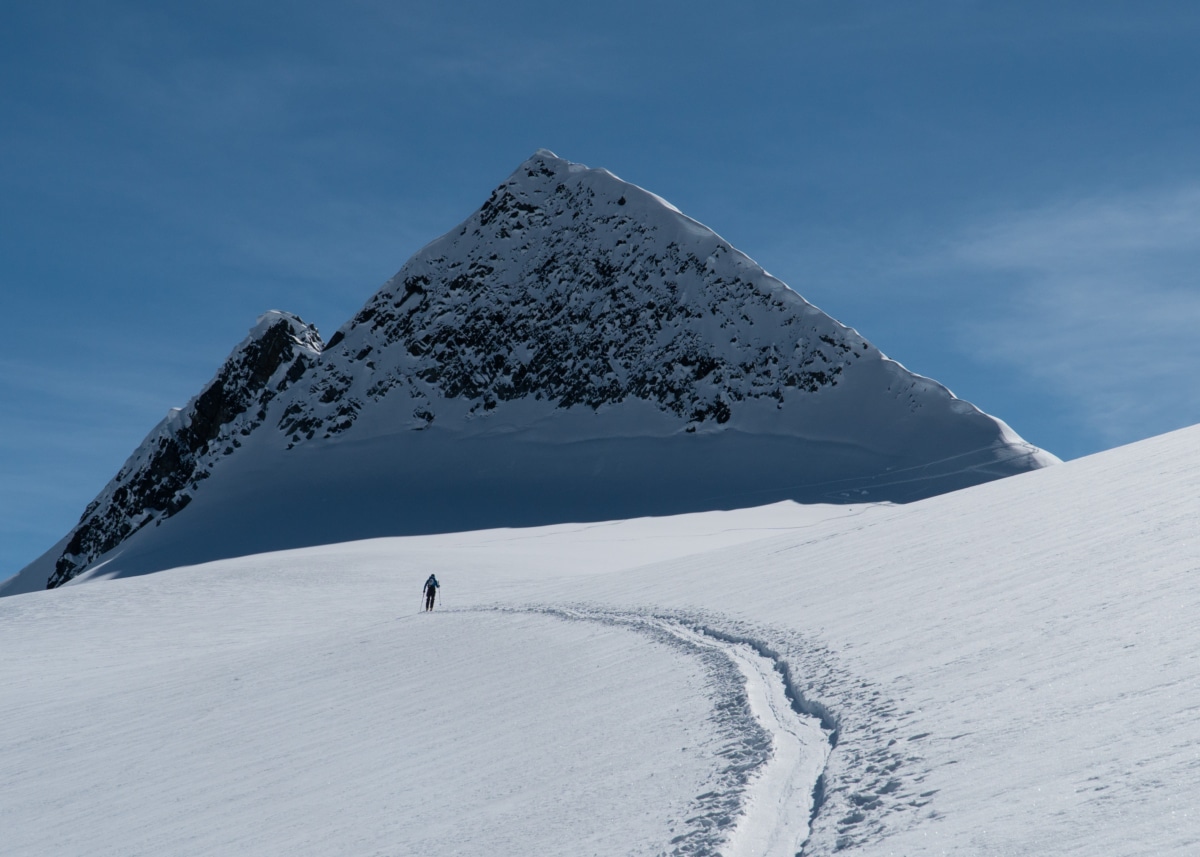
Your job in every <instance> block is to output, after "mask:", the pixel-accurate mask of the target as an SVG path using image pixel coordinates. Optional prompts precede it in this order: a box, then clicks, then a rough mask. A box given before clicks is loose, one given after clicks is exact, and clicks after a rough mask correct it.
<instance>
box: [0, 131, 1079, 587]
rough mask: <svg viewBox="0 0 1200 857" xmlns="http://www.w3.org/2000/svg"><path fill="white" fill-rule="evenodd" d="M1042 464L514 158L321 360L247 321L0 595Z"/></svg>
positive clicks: (703, 238) (732, 261)
mask: <svg viewBox="0 0 1200 857" xmlns="http://www.w3.org/2000/svg"><path fill="white" fill-rule="evenodd" d="M1054 461H1056V459H1054V457H1053V456H1051V455H1048V454H1047V453H1044V452H1042V451H1041V450H1038V449H1036V448H1034V447H1032V446H1030V445H1029V444H1027V443H1025V442H1024V441H1022V440H1021V439H1020V438H1019V437H1017V435H1016V434H1014V433H1013V432H1012V431H1011V430H1010V429H1009V428H1008V427H1007V426H1005V425H1004V424H1003V423H1002V422H1000V421H999V420H997V419H994V418H993V417H990V416H988V415H986V414H983V413H981V412H980V411H979V410H978V409H976V408H975V407H974V406H972V405H971V404H969V403H968V402H965V401H962V400H960V399H957V398H955V397H954V396H953V395H952V394H951V393H950V392H949V391H948V390H946V389H945V388H944V387H942V386H941V385H939V384H937V383H936V382H934V381H931V380H929V379H927V378H922V377H920V376H917V375H914V374H912V373H910V372H908V371H907V370H905V369H904V367H902V366H901V365H900V364H898V363H896V362H894V361H891V360H888V359H887V358H885V357H884V356H883V355H882V354H880V353H879V351H878V349H877V348H875V347H874V346H872V345H871V344H870V343H868V342H867V341H866V340H865V339H863V337H861V336H859V335H858V333H856V332H855V331H854V330H852V329H850V328H848V327H846V326H844V325H842V324H840V323H838V322H836V321H834V320H833V319H831V318H829V317H828V316H827V315H825V314H824V313H822V312H821V311H820V310H818V309H816V308H815V307H813V306H812V305H810V304H809V303H807V302H806V301H805V300H804V299H803V298H802V297H800V296H799V295H798V294H796V293H795V292H793V291H792V290H791V289H789V288H787V287H786V286H785V285H784V284H783V283H781V282H779V281H778V280H776V279H775V278H773V277H771V276H770V275H769V274H767V273H766V272H765V271H764V270H763V269H762V268H760V267H759V266H758V265H757V264H755V263H754V262H753V261H752V260H750V259H749V258H747V257H746V256H745V255H743V254H742V253H740V252H738V251H737V250H735V249H734V248H733V247H731V246H730V245H729V244H728V243H727V242H725V241H724V240H723V239H721V238H720V236H718V235H717V234H716V233H714V232H712V231H711V230H710V229H708V228H707V227H705V226H702V225H701V224H699V223H697V222H696V221H694V220H691V219H690V218H688V217H686V216H684V215H683V214H681V213H680V212H679V211H677V210H676V209H675V208H673V207H672V206H670V205H668V204H667V203H665V202H664V201H663V200H661V199H660V198H658V197H657V196H655V195H653V194H651V193H648V192H646V191H644V190H642V189H641V188H639V187H636V186H635V185H631V184H629V183H627V182H624V181H622V180H620V179H618V178H617V177H615V176H613V175H612V174H611V173H608V172H606V171H604V170H598V169H588V168H586V167H583V166H581V165H579V164H573V163H570V162H568V161H565V160H563V159H561V158H558V157H556V156H555V155H554V154H552V153H550V152H546V151H540V152H538V153H536V154H535V155H534V156H533V157H532V158H530V159H529V160H528V161H527V162H526V163H524V164H522V165H521V167H519V168H518V169H517V171H516V172H515V173H513V175H512V176H511V177H510V178H509V179H508V181H506V182H505V183H504V184H502V185H501V186H500V187H498V188H497V189H496V190H495V192H494V193H493V194H492V195H491V197H490V198H489V199H488V200H487V202H486V203H485V204H484V205H483V207H482V208H481V209H480V210H479V211H478V212H476V213H475V214H474V215H472V216H471V217H470V218H468V219H467V220H466V221H465V222H464V223H462V224H461V225H460V226H459V227H456V228H455V229H454V230H451V232H449V233H447V234H446V235H445V236H443V237H442V238H439V239H438V240H436V241H434V242H432V243H431V244H429V245H428V246H427V247H425V248H424V249H423V250H421V251H420V252H419V253H417V255H416V256H414V257H413V258H412V259H411V260H410V261H409V262H408V263H406V264H405V265H404V267H403V268H402V269H401V270H400V272H399V273H397V274H396V276H395V277H393V278H392V279H391V280H390V281H389V282H388V283H386V284H385V285H384V286H383V288H381V289H380V290H379V291H378V293H377V294H375V295H374V296H373V297H372V298H371V299H370V300H369V301H367V303H366V305H365V306H364V307H363V309H362V310H361V311H360V312H359V313H358V314H356V315H355V317H354V318H353V319H351V320H350V321H349V322H348V323H347V324H346V325H344V326H343V327H342V328H341V329H340V330H339V331H337V332H336V333H335V334H334V335H333V336H332V337H331V338H330V340H329V343H328V345H323V343H322V342H321V339H320V337H319V336H318V335H317V332H316V330H315V329H313V328H312V327H310V326H308V325H306V324H304V322H302V321H301V320H299V319H297V318H295V317H294V316H289V315H287V314H286V313H278V312H275V313H268V314H267V315H266V316H264V317H263V319H262V320H260V322H259V324H258V326H257V327H256V328H255V329H254V330H253V331H252V332H251V336H250V337H249V338H248V339H247V340H246V341H244V342H243V343H242V344H241V345H239V346H238V348H237V349H235V350H234V352H233V354H232V355H231V356H230V358H229V360H228V361H226V363H225V365H224V366H223V367H222V368H221V370H220V371H219V372H218V373H217V376H216V377H215V378H214V379H213V381H212V382H211V383H210V384H209V385H208V386H207V387H206V388H205V389H204V390H203V391H202V392H201V394H200V395H199V396H197V397H196V399H194V400H193V401H192V402H190V403H189V404H188V405H187V406H186V407H185V408H183V409H182V410H180V411H178V412H176V413H174V414H173V415H172V416H170V417H168V419H167V420H166V421H165V422H164V423H163V424H162V425H161V426H159V427H158V428H156V429H155V430H154V432H152V433H151V435H150V436H149V437H148V438H147V440H146V441H145V442H144V443H143V444H142V446H141V447H140V448H139V449H138V450H136V451H135V452H134V454H133V456H131V458H130V459H129V461H128V463H127V464H126V465H125V467H124V468H122V470H121V472H120V473H119V474H118V475H117V476H116V477H115V478H114V480H113V481H112V482H111V483H110V484H109V485H108V486H107V487H106V488H105V489H104V491H102V492H101V494H100V496H99V497H97V499H96V501H95V502H94V503H92V504H91V505H90V506H89V507H88V509H87V510H86V511H85V513H84V515H83V517H82V519H81V521H80V523H79V525H78V526H77V527H76V528H75V529H74V530H73V531H72V532H71V533H69V534H67V536H66V537H64V539H63V540H62V541H61V542H60V543H59V544H57V545H55V546H54V548H52V549H51V550H50V551H48V552H47V554H46V555H45V556H43V557H42V558H40V559H39V560H37V561H35V562H34V563H33V564H32V565H31V566H29V567H28V568H26V569H25V570H24V571H23V572H22V575H21V577H20V579H19V580H17V581H13V582H9V583H8V584H6V585H4V586H3V587H0V592H3V593H8V594H11V593H12V592H19V591H29V590H31V589H35V588H38V589H40V588H43V587H45V586H47V585H49V586H51V587H53V586H58V585H61V584H62V583H64V582H65V581H67V580H70V579H71V578H72V577H74V576H76V575H78V574H79V573H81V572H82V571H83V570H84V569H87V568H89V567H91V566H93V565H95V564H96V563H101V562H107V563H110V564H112V565H113V566H114V570H115V569H119V570H120V571H121V572H122V573H124V574H134V573H141V572H146V571H153V570H158V569H161V568H168V567H172V566H177V565H180V564H184V563H192V562H199V561H204V560H211V559H218V558H223V557H229V556H236V555H239V554H247V553H255V552H260V551H264V550H272V549H282V548H288V547H299V546H305V545H315V544H323V543H327V542H331V541H344V540H347V539H354V538H366V537H372V536H381V535H407V534H417V533H433V532H449V531H456V530H466V529H478V528H486V527H497V526H531V525H537V524H547V523H555V522H564V521H589V520H591V521H595V520H604V519H609V518H627V517H633V516H641V515H665V514H674V513H680V512H691V511H702V510H708V509H733V508H741V507H746V506H751V505H761V504H766V503H771V502H775V501H778V500H785V499H790V500H797V501H801V502H848V501H856V502H857V501H863V500H867V499H870V500H891V501H909V500H913V499H918V498H921V497H926V496H930V495H933V494H937V493H940V492H944V491H949V490H953V489H956V488H961V487H964V486H966V485H971V484H976V483H979V482H983V481H987V480H990V479H995V478H998V477H1002V476H1008V475H1011V474H1013V473H1019V472H1024V471H1026V470H1030V469H1035V468H1038V467H1042V466H1045V465H1046V464H1049V463H1053V462H1054ZM214 533H220V538H214Z"/></svg>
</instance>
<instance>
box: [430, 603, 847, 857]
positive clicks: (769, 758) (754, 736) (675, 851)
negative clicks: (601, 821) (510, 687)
mask: <svg viewBox="0 0 1200 857" xmlns="http://www.w3.org/2000/svg"><path fill="white" fill-rule="evenodd" d="M493 611H495V612H534V613H541V614H544V615H549V616H553V617H556V618H559V619H563V620H565V621H576V622H579V621H583V622H599V623H603V624H607V625H615V626H621V627H625V628H628V629H629V630H631V631H634V632H637V633H642V634H646V635H648V636H650V637H652V638H654V639H655V640H657V641H659V642H661V643H664V644H666V645H670V646H674V647H676V648H679V649H681V650H683V651H685V652H687V653H688V654H690V655H692V656H695V657H698V658H699V659H700V660H701V661H702V662H703V664H704V665H705V667H706V669H707V672H708V674H709V677H710V689H711V692H712V697H713V700H712V701H713V705H714V717H713V719H714V723H715V725H716V726H717V727H718V731H719V732H720V733H721V735H722V738H723V745H722V749H721V750H720V752H719V754H718V755H719V756H720V767H719V770H718V771H717V773H716V775H715V782H713V783H712V784H711V788H710V789H709V790H708V791H707V792H706V793H705V794H702V795H700V796H698V797H697V798H695V799H694V800H693V809H692V812H690V813H689V817H688V818H687V819H686V820H685V821H684V822H682V825H683V827H684V829H683V830H682V831H680V832H679V834H678V835H677V836H675V837H674V838H673V839H672V840H671V842H670V845H669V848H668V849H667V850H665V851H664V852H663V854H665V855H670V857H793V855H796V854H798V853H799V852H800V850H801V849H802V848H803V846H804V842H805V840H806V839H807V838H808V835H809V830H810V823H811V821H812V819H813V818H814V816H815V814H816V812H817V810H818V809H819V804H820V801H821V799H822V794H823V788H824V785H823V780H822V773H823V771H824V768H825V764H826V761H827V759H828V757H829V754H830V752H831V750H832V748H833V745H834V744H835V743H836V734H837V727H836V724H835V723H834V722H833V721H832V719H831V718H830V717H828V716H827V712H823V711H821V712H818V711H814V710H812V707H811V706H810V707H808V709H809V710H805V708H806V706H805V705H804V704H803V703H802V701H801V700H800V699H799V697H798V695H797V694H796V692H795V688H794V687H792V686H791V682H790V674H789V672H788V669H787V666H786V664H783V663H781V662H780V660H779V659H778V657H777V656H775V654H774V652H773V651H772V650H771V649H769V648H768V647H766V646H765V645H762V644H758V645H755V642H754V641H753V640H750V639H743V638H740V637H737V636H735V635H731V634H729V633H724V632H721V631H718V630H715V629H713V628H711V627H708V626H706V625H705V624H704V623H702V622H699V621H697V620H696V619H695V617H685V616H683V615H663V614H654V613H643V612H622V611H614V610H606V609H597V608H591V607H578V606H573V607H548V606H543V607H525V608H517V607H494V608H490V609H489V610H488V612H493ZM452 612H459V611H457V610H456V611H452ZM818 708H819V707H818Z"/></svg>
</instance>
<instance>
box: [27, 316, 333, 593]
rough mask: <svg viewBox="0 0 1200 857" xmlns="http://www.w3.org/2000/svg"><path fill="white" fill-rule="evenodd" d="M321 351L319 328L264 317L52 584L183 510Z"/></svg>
mask: <svg viewBox="0 0 1200 857" xmlns="http://www.w3.org/2000/svg"><path fill="white" fill-rule="evenodd" d="M320 353H321V337H320V334H319V333H318V332H317V329H316V328H315V327H313V326H311V325H309V324H306V323H305V322H304V321H303V320H301V319H300V318H299V317H297V316H294V315H292V314H290V313H285V312H279V311H272V312H268V313H266V314H264V315H262V316H261V317H260V318H259V319H258V323H257V324H256V325H255V326H254V327H253V328H252V329H251V331H250V335H249V336H247V337H246V338H245V339H244V340H242V342H241V343H240V344H239V345H238V346H237V347H236V348H234V350H233V352H232V353H231V354H230V355H229V357H228V358H226V360H225V362H224V363H223V364H222V366H221V368H220V370H219V371H218V372H217V374H216V377H214V378H213V379H212V380H211V381H209V382H208V384H207V385H205V387H204V389H203V390H201V392H200V394H199V395H198V396H196V397H195V398H194V399H192V400H191V401H190V402H189V403H188V404H187V406H186V407H184V408H181V409H178V410H172V411H171V412H170V413H169V414H167V416H166V418H165V419H163V421H162V422H161V423H159V424H158V426H156V427H155V429H154V430H153V431H152V432H151V433H150V435H149V436H148V437H147V438H146V439H145V440H144V441H142V444H141V446H139V447H138V449H137V450H136V451H135V452H134V454H133V455H132V456H131V457H130V458H129V460H128V461H126V462H125V466H124V467H122V468H121V470H120V472H119V473H117V475H116V476H115V477H114V478H113V479H112V481H110V482H109V483H108V485H107V486H105V488H104V490H103V491H101V492H100V495H99V496H98V497H97V498H96V499H95V500H93V501H92V503H91V504H90V505H89V506H88V507H87V509H86V510H85V511H84V513H83V516H82V517H81V518H80V520H79V524H78V525H76V527H75V529H74V530H73V531H72V533H71V536H70V539H69V541H68V542H67V544H66V547H65V549H64V550H63V552H62V555H61V556H59V558H58V559H57V561H56V562H55V566H54V572H53V574H52V575H51V576H50V579H49V581H48V586H49V587H51V588H53V587H55V586H59V585H61V584H63V583H65V582H66V581H68V580H70V579H71V578H72V577H74V576H75V575H76V574H78V573H79V572H80V571H81V570H83V569H84V568H85V567H87V566H88V565H89V564H90V563H91V562H92V561H93V560H95V559H96V558H97V557H99V556H101V555H102V554H104V553H106V552H107V551H109V550H111V549H113V548H114V547H116V546H117V545H119V544H120V543H121V542H123V541H124V540H125V539H127V538H129V537H130V536H131V535H133V534H134V533H135V532H137V531H138V530H140V529H141V528H142V527H145V526H146V525H147V524H150V523H151V522H154V523H157V522H159V521H160V520H162V519H164V518H168V517H170V516H171V515H174V514H175V513H177V512H179V511H180V510H181V509H183V508H184V507H185V506H187V505H188V503H190V502H191V500H192V496H193V493H194V492H195V490H196V489H197V488H198V487H199V485H200V482H201V481H202V480H204V479H207V478H208V477H209V475H210V474H211V473H212V469H213V467H214V465H215V463H216V462H217V460H218V459H220V458H222V457H224V456H227V455H231V454H232V453H233V452H234V451H235V450H236V449H238V448H239V447H241V445H242V438H245V437H248V436H249V435H250V434H252V433H253V432H254V430H255V429H257V428H258V427H259V426H261V425H262V423H263V421H264V420H265V419H266V416H267V406H268V405H269V403H270V402H271V400H272V399H273V398H274V397H275V396H277V395H278V394H279V393H281V392H283V391H284V390H286V389H287V388H288V387H289V386H290V385H291V384H293V383H294V382H295V381H296V380H297V379H299V378H300V376H301V375H303V374H304V372H305V371H306V370H308V369H309V368H311V367H312V365H313V364H314V363H315V361H316V359H317V356H318V355H319V354H320Z"/></svg>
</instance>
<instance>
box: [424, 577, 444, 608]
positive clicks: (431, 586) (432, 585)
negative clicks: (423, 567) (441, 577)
mask: <svg viewBox="0 0 1200 857" xmlns="http://www.w3.org/2000/svg"><path fill="white" fill-rule="evenodd" d="M440 586H441V584H440V583H438V579H437V576H436V575H433V574H431V575H429V579H428V580H427V581H425V612H429V611H430V610H432V609H433V599H434V598H436V597H437V591H438V587H440Z"/></svg>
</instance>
